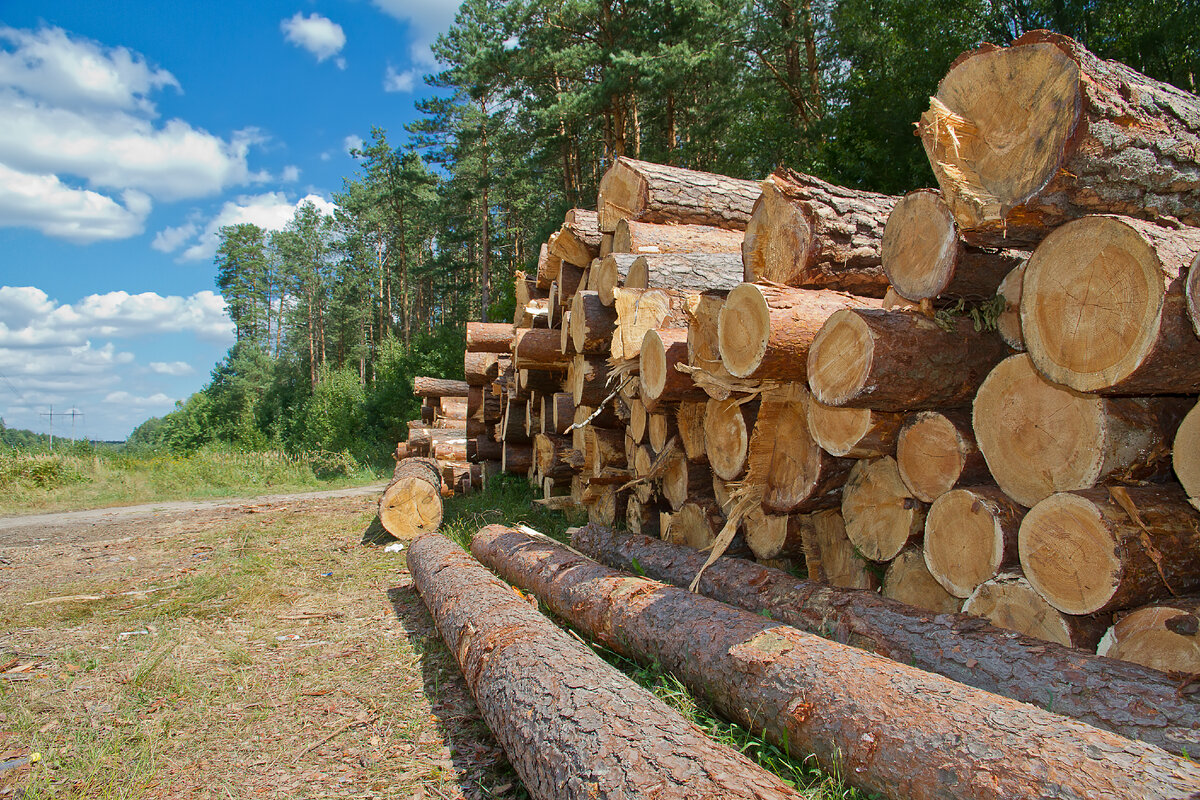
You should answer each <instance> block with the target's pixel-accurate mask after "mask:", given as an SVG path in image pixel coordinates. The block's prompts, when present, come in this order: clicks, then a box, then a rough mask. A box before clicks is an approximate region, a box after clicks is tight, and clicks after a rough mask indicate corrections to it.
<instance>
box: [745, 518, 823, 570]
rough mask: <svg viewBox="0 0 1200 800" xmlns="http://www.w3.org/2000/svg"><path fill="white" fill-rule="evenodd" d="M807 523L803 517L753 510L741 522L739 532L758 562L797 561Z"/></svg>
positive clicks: (801, 555)
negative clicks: (779, 559) (794, 559)
mask: <svg viewBox="0 0 1200 800" xmlns="http://www.w3.org/2000/svg"><path fill="white" fill-rule="evenodd" d="M810 524H811V523H810V522H809V520H808V519H807V517H806V516H805V515H804V514H768V513H764V512H763V510H762V509H761V508H756V509H753V510H752V511H751V512H750V513H749V514H747V515H746V518H745V519H744V520H743V521H742V530H743V531H744V532H745V535H746V544H747V545H748V546H749V547H750V551H751V552H752V553H754V557H755V558H756V559H757V560H759V561H765V560H770V559H776V558H800V557H803V555H804V552H805V550H804V540H805V534H804V529H805V528H806V527H807V526H809V525H810Z"/></svg>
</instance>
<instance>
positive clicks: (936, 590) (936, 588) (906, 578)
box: [883, 545, 962, 614]
mask: <svg viewBox="0 0 1200 800" xmlns="http://www.w3.org/2000/svg"><path fill="white" fill-rule="evenodd" d="M883 596H884V597H886V598H888V599H889V600H895V601H896V602H898V603H905V604H907V605H910V606H912V607H913V608H922V609H924V610H926V611H932V612H933V613H935V614H948V613H949V614H952V613H954V612H955V611H958V609H959V607H960V606H961V605H962V600H961V599H959V598H957V597H955V596H954V595H952V594H950V593H949V592H947V591H946V590H945V589H944V588H942V585H941V584H940V583H938V582H937V581H936V580H934V577H933V575H931V574H930V573H929V568H928V567H927V566H925V557H924V556H923V555H922V554H921V547H920V546H919V545H913V546H910V547H906V548H904V549H903V550H901V551H900V554H899V555H898V556H896V557H895V558H894V559H893V560H892V563H891V564H888V569H887V573H885V574H884V576H883Z"/></svg>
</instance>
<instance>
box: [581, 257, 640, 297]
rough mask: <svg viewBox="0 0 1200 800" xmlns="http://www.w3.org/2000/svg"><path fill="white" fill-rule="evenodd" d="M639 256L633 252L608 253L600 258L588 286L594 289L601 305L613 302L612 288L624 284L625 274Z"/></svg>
mask: <svg viewBox="0 0 1200 800" xmlns="http://www.w3.org/2000/svg"><path fill="white" fill-rule="evenodd" d="M639 257H640V256H637V255H634V254H633V253H610V254H609V255H606V256H605V257H604V258H602V259H600V264H599V265H598V266H597V267H596V269H595V270H594V271H593V272H592V274H591V276H590V278H589V281H588V283H589V285H588V288H589V289H595V291H596V294H598V295H600V302H601V303H602V304H603V305H606V306H611V305H612V304H613V296H614V290H615V289H617V288H619V287H621V286H624V285H625V276H626V275H628V274H629V268H630V267H631V266H633V262H634V261H637V259H638V258H639Z"/></svg>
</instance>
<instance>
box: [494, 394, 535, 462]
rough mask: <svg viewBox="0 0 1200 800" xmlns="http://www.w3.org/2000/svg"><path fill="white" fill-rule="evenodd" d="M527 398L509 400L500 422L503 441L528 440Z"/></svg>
mask: <svg viewBox="0 0 1200 800" xmlns="http://www.w3.org/2000/svg"><path fill="white" fill-rule="evenodd" d="M527 402H528V401H527V400H511V399H510V400H509V401H508V405H506V406H505V407H504V419H503V420H501V422H500V440H501V441H503V442H522V443H525V442H528V441H529V434H528V433H526V432H525V405H526V403H527ZM505 471H506V472H507V471H508V470H505Z"/></svg>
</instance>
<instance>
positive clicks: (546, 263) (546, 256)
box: [537, 231, 562, 290]
mask: <svg viewBox="0 0 1200 800" xmlns="http://www.w3.org/2000/svg"><path fill="white" fill-rule="evenodd" d="M557 236H558V231H555V232H554V233H553V234H552V235H551V236H550V240H549V241H548V242H546V244H544V245H542V249H541V250H540V251H539V252H538V267H537V286H538V288H539V289H543V290H544V289H549V288H550V284H551V283H553V282H554V281H556V280H558V273H559V270H560V269H562V259H561V258H559V257H558V256H556V255H554V253H552V252H551V250H552V248H553V245H554V239H555V237H557Z"/></svg>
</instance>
